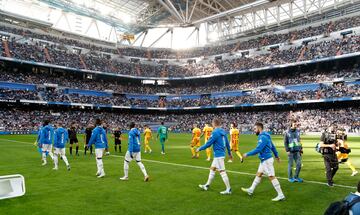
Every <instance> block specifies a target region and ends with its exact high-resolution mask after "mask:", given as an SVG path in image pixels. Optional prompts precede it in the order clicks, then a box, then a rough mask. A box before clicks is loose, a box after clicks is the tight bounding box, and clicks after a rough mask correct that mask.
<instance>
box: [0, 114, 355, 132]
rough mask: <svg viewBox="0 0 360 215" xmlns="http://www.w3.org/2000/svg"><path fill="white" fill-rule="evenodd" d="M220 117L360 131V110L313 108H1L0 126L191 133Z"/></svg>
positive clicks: (226, 122)
mask: <svg viewBox="0 0 360 215" xmlns="http://www.w3.org/2000/svg"><path fill="white" fill-rule="evenodd" d="M215 117H217V118H220V119H221V120H222V122H223V127H224V128H226V129H229V126H230V123H232V122H236V123H237V124H238V125H239V128H240V130H241V131H242V132H248V131H251V130H252V128H253V125H254V123H255V122H257V121H261V122H263V123H264V124H265V127H266V130H269V131H272V132H274V133H282V132H283V131H284V130H285V129H287V128H288V127H289V122H290V120H291V119H296V120H297V121H298V122H299V126H300V130H301V131H302V132H320V131H322V130H323V129H325V128H326V127H327V126H329V125H330V124H331V123H335V124H336V125H338V126H339V127H342V128H345V129H346V130H347V131H348V132H356V133H359V132H360V109H359V108H344V109H327V110H322V109H314V110H300V111H256V112H227V113H226V112H223V113H221V112H219V113H215V114H211V113H201V114H199V113H197V114H180V115H177V114H139V113H137V114H126V113H110V112H92V111H91V112H88V111H79V110H71V111H61V112H59V111H38V110H19V109H15V108H14V109H11V110H7V109H2V110H0V127H1V128H2V129H4V130H7V131H36V130H37V129H38V126H39V125H40V124H41V123H42V122H43V120H45V119H49V120H51V122H52V123H54V124H56V123H57V122H62V123H63V124H64V125H70V124H71V123H72V122H76V123H77V124H78V125H79V127H80V128H85V127H86V126H87V125H88V124H90V123H93V121H94V120H95V119H97V118H100V119H102V120H103V121H104V122H105V123H106V125H107V127H109V128H110V129H113V128H116V127H120V128H121V129H124V130H126V129H127V128H128V124H129V122H132V121H134V122H136V123H138V124H139V126H140V127H141V126H143V125H144V124H160V122H162V121H164V122H165V125H167V126H169V127H170V129H171V131H173V132H175V131H176V132H189V131H191V129H192V125H193V124H194V123H196V124H198V125H199V126H204V124H205V123H209V122H211V120H212V119H213V118H215Z"/></svg>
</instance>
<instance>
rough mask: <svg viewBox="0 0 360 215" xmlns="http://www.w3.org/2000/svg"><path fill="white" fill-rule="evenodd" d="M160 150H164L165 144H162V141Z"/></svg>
mask: <svg viewBox="0 0 360 215" xmlns="http://www.w3.org/2000/svg"><path fill="white" fill-rule="evenodd" d="M161 150H162V152H165V145H164V143H161Z"/></svg>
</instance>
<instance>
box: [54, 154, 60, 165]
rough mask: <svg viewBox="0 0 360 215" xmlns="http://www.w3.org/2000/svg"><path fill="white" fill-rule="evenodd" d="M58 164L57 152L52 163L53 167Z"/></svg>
mask: <svg viewBox="0 0 360 215" xmlns="http://www.w3.org/2000/svg"><path fill="white" fill-rule="evenodd" d="M58 164H59V159H58V155H57V154H54V165H55V168H57V167H58Z"/></svg>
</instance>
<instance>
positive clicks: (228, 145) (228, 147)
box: [224, 136, 232, 158]
mask: <svg viewBox="0 0 360 215" xmlns="http://www.w3.org/2000/svg"><path fill="white" fill-rule="evenodd" d="M224 139H225V146H226V149H227V152H228V155H229V157H230V158H232V155H231V149H230V143H229V139H228V138H227V137H226V136H225V137H224Z"/></svg>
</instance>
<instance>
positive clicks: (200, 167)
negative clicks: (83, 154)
mask: <svg viewBox="0 0 360 215" xmlns="http://www.w3.org/2000/svg"><path fill="white" fill-rule="evenodd" d="M110 156H113V157H121V158H123V157H124V156H122V155H110ZM141 160H142V161H146V162H151V163H159V164H166V165H172V166H180V167H188V168H193V169H204V170H209V167H202V166H193V165H188V164H179V163H170V162H164V161H157V160H148V159H141ZM226 172H230V173H234V174H239V175H248V176H253V177H254V176H255V174H253V173H248V172H240V171H233V170H226ZM276 178H278V179H281V180H286V181H287V180H288V178H283V177H278V176H277V177H276ZM303 183H309V184H320V185H326V186H327V183H324V182H320V181H308V180H304V182H303ZM334 186H336V187H342V188H348V189H356V187H353V186H348V185H342V184H334Z"/></svg>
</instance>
